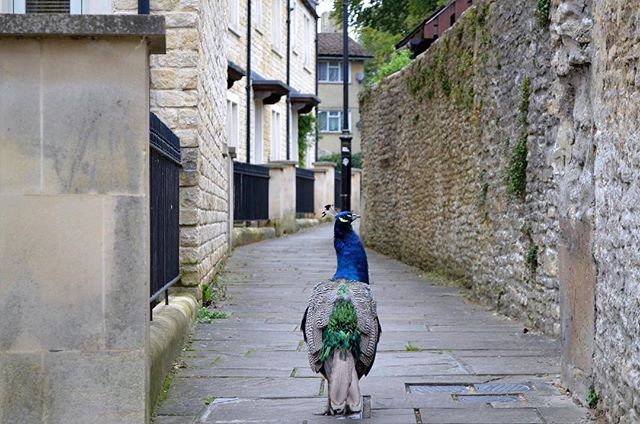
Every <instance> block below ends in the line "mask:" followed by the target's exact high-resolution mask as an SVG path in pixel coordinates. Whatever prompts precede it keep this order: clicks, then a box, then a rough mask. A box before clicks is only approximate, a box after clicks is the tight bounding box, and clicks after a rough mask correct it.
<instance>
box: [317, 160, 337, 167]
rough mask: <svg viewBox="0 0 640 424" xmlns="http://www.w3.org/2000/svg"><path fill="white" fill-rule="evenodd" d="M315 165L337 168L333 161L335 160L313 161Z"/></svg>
mask: <svg viewBox="0 0 640 424" xmlns="http://www.w3.org/2000/svg"><path fill="white" fill-rule="evenodd" d="M313 166H316V167H325V168H327V167H331V168H335V167H336V164H335V163H333V162H324V161H321V162H313Z"/></svg>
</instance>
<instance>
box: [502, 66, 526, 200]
mask: <svg viewBox="0 0 640 424" xmlns="http://www.w3.org/2000/svg"><path fill="white" fill-rule="evenodd" d="M530 96H531V79H529V78H525V80H524V81H523V82H522V87H521V90H520V104H519V105H518V118H517V121H518V125H519V126H520V135H519V136H518V140H517V141H516V144H515V146H514V147H513V150H512V151H511V157H510V158H509V164H508V166H507V169H506V174H505V179H506V185H507V191H508V192H509V194H511V195H512V196H514V197H518V198H521V199H522V198H524V196H525V194H526V190H527V165H528V163H527V153H528V151H527V125H528V124H527V115H528V114H529V97H530Z"/></svg>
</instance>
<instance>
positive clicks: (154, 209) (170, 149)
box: [149, 113, 181, 308]
mask: <svg viewBox="0 0 640 424" xmlns="http://www.w3.org/2000/svg"><path fill="white" fill-rule="evenodd" d="M149 147H150V149H149V150H150V155H149V180H150V186H151V188H150V202H149V203H150V207H151V219H150V220H151V284H150V286H151V293H150V296H151V297H150V300H149V302H150V304H151V308H153V304H154V302H155V301H156V299H158V297H159V296H160V295H162V294H163V293H164V295H165V303H166V304H168V303H169V288H170V287H171V286H172V285H174V284H175V283H176V282H178V280H179V279H180V264H179V257H178V252H179V244H180V241H179V238H180V223H179V210H180V205H179V185H180V181H179V173H180V167H181V162H180V139H179V138H178V137H177V136H176V135H175V134H174V133H173V131H171V130H170V129H169V128H168V127H167V126H166V125H165V124H164V123H162V121H161V120H160V119H159V118H158V117H157V116H156V115H155V114H153V113H151V114H150V116H149Z"/></svg>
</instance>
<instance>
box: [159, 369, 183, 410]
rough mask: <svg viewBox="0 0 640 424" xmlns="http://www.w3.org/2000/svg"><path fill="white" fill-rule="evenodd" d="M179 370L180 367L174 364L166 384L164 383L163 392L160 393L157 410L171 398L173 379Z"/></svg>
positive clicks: (165, 381)
mask: <svg viewBox="0 0 640 424" xmlns="http://www.w3.org/2000/svg"><path fill="white" fill-rule="evenodd" d="M177 370H178V365H177V364H173V366H172V367H171V369H170V370H169V373H168V374H167V376H166V377H165V378H164V382H163V383H162V390H161V391H160V396H159V398H158V404H157V405H156V410H157V409H158V408H159V407H160V405H162V403H163V402H164V401H165V400H167V397H168V396H169V389H170V388H171V383H173V378H174V377H175V375H176V371H177Z"/></svg>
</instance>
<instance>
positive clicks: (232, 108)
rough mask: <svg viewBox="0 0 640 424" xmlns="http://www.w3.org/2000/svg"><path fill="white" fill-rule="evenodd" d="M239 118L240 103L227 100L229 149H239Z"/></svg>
mask: <svg viewBox="0 0 640 424" xmlns="http://www.w3.org/2000/svg"><path fill="white" fill-rule="evenodd" d="M239 118H240V115H239V112H238V103H237V102H234V101H233V100H227V139H228V143H227V144H228V145H229V147H238V140H239V139H240V124H239V122H240V119H239Z"/></svg>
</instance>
